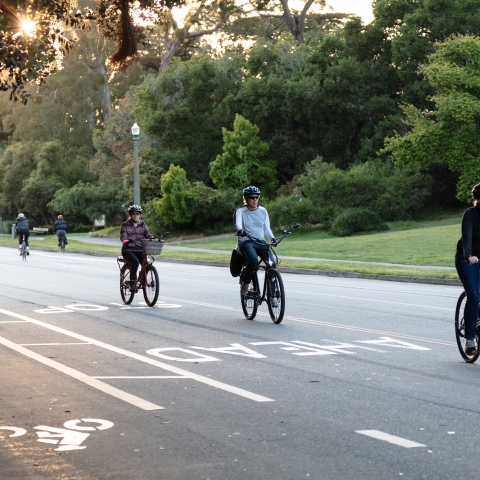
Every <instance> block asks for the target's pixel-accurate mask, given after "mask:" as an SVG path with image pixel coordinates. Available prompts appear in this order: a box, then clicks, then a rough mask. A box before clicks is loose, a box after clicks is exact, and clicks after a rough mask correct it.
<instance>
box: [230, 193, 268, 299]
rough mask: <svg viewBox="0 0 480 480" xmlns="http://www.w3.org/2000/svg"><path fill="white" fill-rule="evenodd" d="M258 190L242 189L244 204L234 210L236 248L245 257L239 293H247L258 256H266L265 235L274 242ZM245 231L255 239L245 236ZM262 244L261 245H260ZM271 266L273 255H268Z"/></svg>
mask: <svg viewBox="0 0 480 480" xmlns="http://www.w3.org/2000/svg"><path fill="white" fill-rule="evenodd" d="M259 198H260V190H259V189H258V188H257V187H254V186H249V187H247V188H245V189H244V190H243V203H244V206H243V207H240V208H237V209H236V210H235V215H234V218H235V227H236V229H237V233H238V249H239V250H240V252H241V253H242V255H243V256H244V257H246V259H247V266H246V268H245V272H244V276H243V278H242V283H241V285H240V294H241V295H247V293H248V285H249V284H250V282H251V281H252V277H253V273H254V271H255V268H256V267H257V265H258V257H261V258H265V257H267V252H269V250H268V248H267V246H266V244H265V236H266V237H268V238H270V239H271V240H272V242H274V243H275V237H274V236H273V233H272V230H271V229H270V219H269V217H268V212H267V210H266V209H265V208H263V207H261V206H260V205H259V204H258V201H259ZM247 233H248V234H249V235H250V236H251V237H253V238H254V239H255V240H251V239H250V238H249V237H247ZM262 244H263V245H262ZM270 261H271V262H272V266H275V262H274V259H273V257H272V256H271V255H270Z"/></svg>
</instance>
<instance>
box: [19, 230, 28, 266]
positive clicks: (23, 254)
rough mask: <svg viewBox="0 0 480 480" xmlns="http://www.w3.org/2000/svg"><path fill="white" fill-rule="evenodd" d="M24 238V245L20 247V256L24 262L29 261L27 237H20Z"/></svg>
mask: <svg viewBox="0 0 480 480" xmlns="http://www.w3.org/2000/svg"><path fill="white" fill-rule="evenodd" d="M19 236H20V237H21V238H22V244H21V245H20V247H21V248H20V255H21V257H22V260H23V261H24V262H26V261H27V253H28V252H27V244H26V243H25V235H19Z"/></svg>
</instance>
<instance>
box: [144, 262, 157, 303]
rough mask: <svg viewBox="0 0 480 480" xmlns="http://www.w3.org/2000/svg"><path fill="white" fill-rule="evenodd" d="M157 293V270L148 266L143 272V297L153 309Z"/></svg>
mask: <svg viewBox="0 0 480 480" xmlns="http://www.w3.org/2000/svg"><path fill="white" fill-rule="evenodd" d="M159 292H160V280H159V279H158V272H157V269H156V268H155V267H154V266H153V265H149V266H148V267H147V269H146V270H145V285H144V286H143V297H144V298H145V302H147V305H148V306H149V307H153V306H154V305H155V304H156V303H157V299H158V293H159Z"/></svg>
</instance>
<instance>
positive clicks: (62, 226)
mask: <svg viewBox="0 0 480 480" xmlns="http://www.w3.org/2000/svg"><path fill="white" fill-rule="evenodd" d="M67 229H68V224H67V222H66V221H65V220H64V219H63V215H59V216H58V217H57V220H56V222H55V224H54V226H53V230H54V232H55V234H56V235H57V240H58V246H59V247H60V239H61V238H63V239H65V245H68V242H67Z"/></svg>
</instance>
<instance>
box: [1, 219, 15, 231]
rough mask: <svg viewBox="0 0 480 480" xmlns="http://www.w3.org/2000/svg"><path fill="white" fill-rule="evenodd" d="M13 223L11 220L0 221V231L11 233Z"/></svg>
mask: <svg viewBox="0 0 480 480" xmlns="http://www.w3.org/2000/svg"><path fill="white" fill-rule="evenodd" d="M13 223H15V222H13V221H10V222H8V221H0V233H9V234H11V233H12V224H13Z"/></svg>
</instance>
